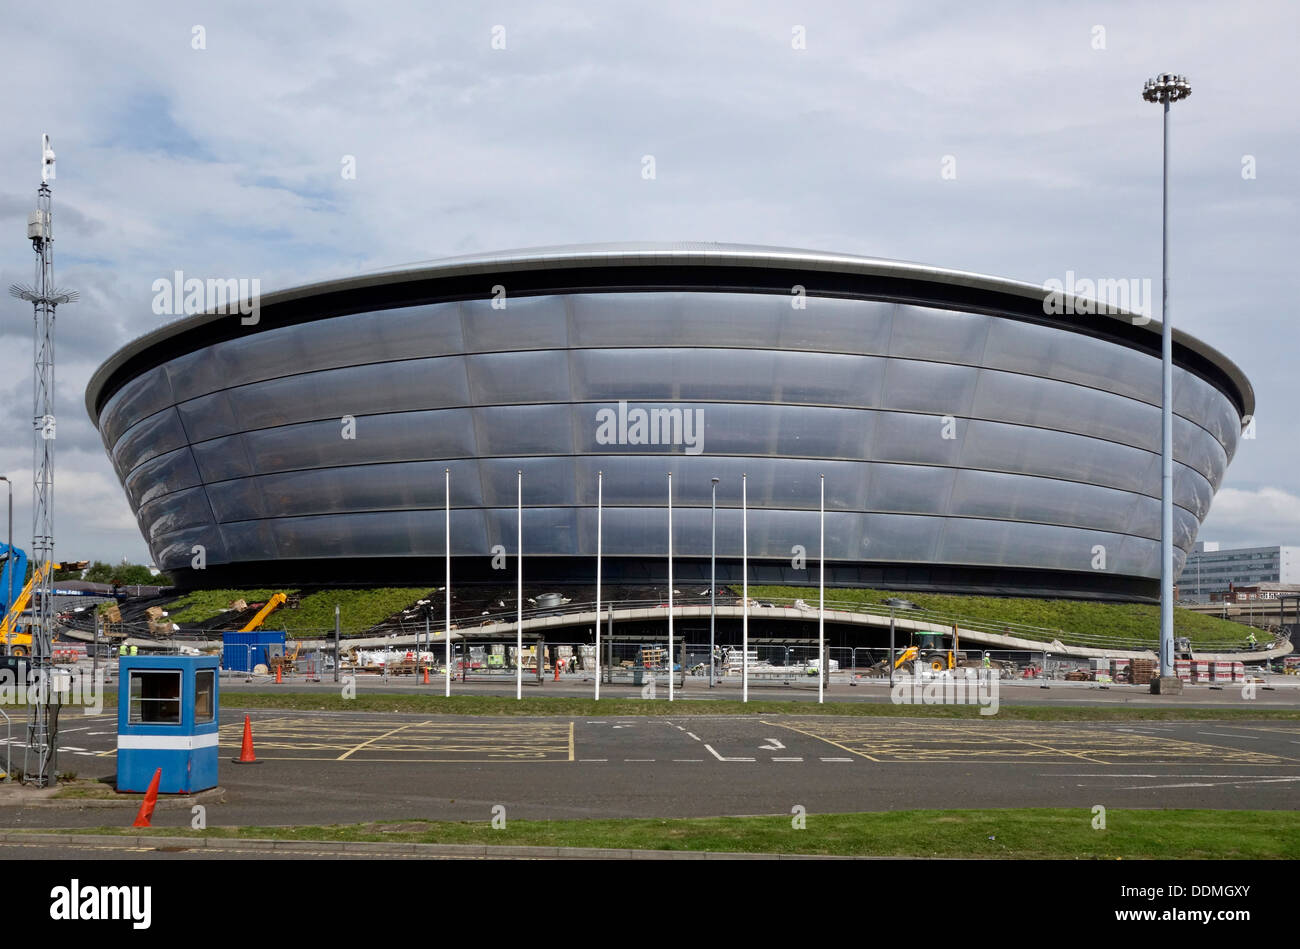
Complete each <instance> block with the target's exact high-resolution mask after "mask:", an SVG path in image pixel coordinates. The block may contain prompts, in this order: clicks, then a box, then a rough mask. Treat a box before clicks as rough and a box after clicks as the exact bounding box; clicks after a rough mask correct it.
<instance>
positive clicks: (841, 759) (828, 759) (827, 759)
mask: <svg viewBox="0 0 1300 949" xmlns="http://www.w3.org/2000/svg"><path fill="white" fill-rule="evenodd" d="M821 760H822V761H842V762H851V761H852V760H853V759H852V758H822V759H821Z"/></svg>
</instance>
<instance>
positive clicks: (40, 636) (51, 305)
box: [9, 135, 77, 787]
mask: <svg viewBox="0 0 1300 949" xmlns="http://www.w3.org/2000/svg"><path fill="white" fill-rule="evenodd" d="M53 178H54V149H53V148H51V147H50V137H49V136H48V135H42V136H41V186H40V188H38V189H37V191H36V210H35V211H33V212H32V213H31V214H29V215H28V216H27V238H28V240H30V241H31V242H32V250H34V251H35V252H36V281H35V283H34V284H33V285H32V286H30V287H25V286H19V285H14V286H11V287H10V288H9V292H10V293H11V294H12V295H14V296H16V297H18V298H19V299H20V300H26V301H28V302H29V303H31V304H32V307H33V309H34V313H33V319H34V324H35V373H34V380H35V390H34V398H33V402H32V429H33V438H34V443H35V451H34V454H33V459H32V470H33V481H32V575H33V577H34V578H35V582H34V583H33V585H32V595H33V599H32V608H31V620H30V622H29V624H28V628H29V629H30V631H31V634H32V649H31V656H30V659H31V671H32V674H33V677H34V681H35V682H38V683H40V686H41V688H40V691H39V694H38V698H37V700H36V701H34V702H32V703H31V708H30V712H29V717H28V725H27V751H26V756H25V759H24V762H23V773H24V776H25V779H26V780H28V781H30V782H33V783H35V784H36V786H37V787H48V786H49V785H52V784H54V782H55V777H56V773H57V772H56V768H55V756H56V755H55V752H56V747H57V746H56V741H57V733H58V722H59V716H58V704H57V700H56V696H55V694H54V692H53V690H52V689H51V688H50V684H51V683H50V673H51V672H52V670H53V663H52V657H53V654H54V648H53V635H54V603H53V597H52V596H51V595H50V593H51V588H52V587H53V581H54V434H55V420H54V314H55V310H56V308H57V307H58V306H59V305H60V304H63V303H72V302H73V301H75V300H76V299H77V292H76V291H75V290H67V289H64V288H56V287H55V286H54V231H53V228H52V226H51V218H50V181H51V180H53Z"/></svg>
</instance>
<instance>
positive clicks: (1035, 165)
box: [0, 0, 1300, 561]
mask: <svg viewBox="0 0 1300 949" xmlns="http://www.w3.org/2000/svg"><path fill="white" fill-rule="evenodd" d="M1171 14H1172V15H1171ZM499 27H504V31H502V30H500V29H498V28H499ZM494 31H495V32H494ZM494 35H495V36H496V37H497V38H498V43H497V45H500V38H502V37H503V38H504V45H505V48H504V49H494V48H493V38H494ZM1297 35H1300V13H1298V12H1297V7H1296V6H1295V5H1294V4H1291V3H1280V2H1279V3H1233V4H1221V3H1211V2H1207V3H1196V2H1184V3H1181V4H1178V5H1176V6H1175V5H1173V4H1171V3H1164V4H1149V5H1148V4H1134V3H1130V2H1120V3H1077V4H1070V5H1068V6H1066V5H1060V6H1059V7H1058V5H1055V4H1042V3H1031V2H1025V3H1018V4H1010V3H1008V4H998V3H989V4H985V3H981V4H969V3H966V2H953V3H928V2H902V3H898V4H888V3H872V4H869V5H867V4H862V3H860V2H844V3H836V2H794V0H791V2H755V0H748V2H724V0H706V2H703V3H701V2H698V0H695V2H669V0H662V2H656V3H653V4H633V3H623V2H594V0H593V2H588V3H583V4H576V3H562V2H561V3H547V4H537V3H533V2H521V3H501V2H492V0H489V2H465V3H454V2H443V3H436V4H434V3H424V2H412V3H387V2H382V0H374V2H370V3H364V4H357V3H325V2H313V3H298V2H277V3H273V4H267V3H264V2H247V3H245V2H221V3H187V4H177V3H173V2H166V3H148V2H138V3H130V4H125V5H123V4H105V3H101V2H98V0H96V2H60V3H52V4H42V5H17V4H6V5H5V6H4V10H3V12H0V63H3V67H0V68H3V87H4V96H3V98H0V284H2V285H4V286H7V285H8V284H10V283H13V282H30V281H31V279H32V269H33V267H32V258H33V256H34V255H33V254H32V253H31V250H30V245H29V244H28V243H27V242H26V241H25V240H24V234H25V229H24V224H25V215H26V213H27V212H28V211H29V210H30V209H31V208H32V207H33V206H34V199H35V189H36V186H37V185H38V184H39V170H40V166H39V157H40V152H39V143H40V136H41V133H42V132H48V133H49V134H50V135H51V137H52V139H53V142H54V146H55V149H56V151H57V153H58V177H57V179H56V180H55V181H54V182H53V187H54V212H55V216H54V220H55V235H56V244H55V246H56V261H55V262H56V274H57V281H58V283H59V284H61V285H67V286H72V287H76V288H78V289H79V290H80V291H81V293H82V299H81V302H79V303H77V304H75V305H73V306H68V307H66V308H64V309H63V310H61V312H60V315H59V321H58V378H57V387H58V403H57V415H58V456H57V461H56V472H57V474H56V495H55V510H56V528H57V537H58V541H57V551H58V553H59V554H61V555H62V556H63V557H66V558H69V559H71V558H74V557H76V558H89V559H96V558H98V559H119V558H121V557H129V558H131V559H133V560H146V561H147V560H148V556H149V555H148V550H147V548H146V547H145V545H144V542H143V540H142V539H141V537H140V535H139V532H138V529H137V528H136V526H135V521H134V519H133V518H132V516H131V512H130V510H129V508H128V507H127V504H126V501H125V497H124V495H123V492H122V490H121V488H120V486H119V485H118V483H117V481H116V478H115V477H114V475H113V473H112V470H111V468H110V466H109V464H108V462H107V459H106V457H105V455H104V452H103V448H102V446H101V443H100V441H99V437H98V434H97V433H96V432H95V430H94V428H93V427H92V425H91V424H90V422H89V420H88V419H87V417H86V413H85V409H84V407H83V405H82V396H83V392H84V389H85V383H86V381H87V379H88V378H89V377H90V374H91V372H92V371H93V370H94V368H95V367H96V366H97V365H98V364H99V363H100V362H101V361H102V360H103V359H104V358H105V357H106V356H107V355H108V354H109V353H110V352H111V351H112V350H114V349H116V348H117V347H119V346H120V345H122V344H123V343H125V342H126V341H127V340H128V339H130V338H132V337H134V336H136V335H139V334H140V333H143V332H145V331H147V330H149V329H152V328H153V327H155V326H157V325H158V324H159V323H160V322H161V321H162V320H164V319H165V318H162V317H158V316H155V315H153V313H152V311H151V305H150V304H151V300H152V298H153V293H152V290H151V286H152V283H153V281H154V280H155V279H158V278H159V277H163V276H169V275H170V274H171V273H172V272H173V271H175V270H182V271H184V272H185V274H186V275H187V276H202V277H210V276H221V277H229V276H245V277H260V278H261V281H262V288H263V291H264V292H265V291H269V290H273V289H276V288H281V287H286V286H293V285H295V284H300V283H306V282H310V281H314V280H319V279H325V278H330V277H338V276H343V275H347V274H350V273H356V272H360V271H366V270H374V269H378V268H382V267H389V266H394V265H400V264H404V263H409V262H414V261H420V260H429V259H434V258H438V257H443V256H448V255H454V254H462V253H471V252H476V251H491V250H498V249H504V248H515V247H526V246H534V245H545V244H559V243H570V242H594V241H626V240H713V241H734V242H741V243H757V244H774V245H779V246H787V247H808V248H815V249H822V250H832V251H842V252H848V253H858V254H864V255H869V256H878V257H890V258H900V259H906V260H916V261H922V262H925V263H931V264H936V265H941V266H947V267H954V268H959V269H969V270H976V271H982V272H986V273H991V274H996V275H999V276H1005V277H1011V278H1016V279H1021V280H1026V281H1030V282H1033V283H1037V284H1041V283H1042V282H1043V281H1045V280H1047V279H1050V278H1056V279H1064V277H1065V272H1066V271H1067V270H1073V271H1074V272H1075V273H1076V274H1077V275H1079V276H1086V277H1093V278H1099V277H1106V278H1139V279H1140V278H1151V279H1152V280H1153V284H1154V285H1155V287H1156V288H1157V291H1156V292H1157V293H1158V292H1159V291H1158V287H1159V277H1160V269H1159V268H1160V114H1159V109H1158V108H1157V107H1155V106H1152V105H1148V104H1146V103H1144V102H1143V101H1142V99H1141V96H1140V91H1141V87H1142V83H1143V81H1144V80H1145V79H1146V78H1147V77H1148V76H1150V75H1153V74H1155V73H1157V72H1161V71H1176V72H1180V73H1185V74H1186V75H1187V76H1188V77H1189V78H1190V79H1191V81H1192V84H1193V90H1194V94H1193V96H1192V98H1191V99H1190V100H1189V101H1188V102H1186V103H1182V104H1179V105H1178V106H1176V107H1175V109H1174V126H1173V133H1172V142H1173V164H1172V188H1173V191H1172V199H1171V200H1172V207H1171V228H1172V233H1171V253H1172V256H1173V266H1172V272H1171V274H1172V288H1173V290H1172V292H1173V302H1172V307H1173V314H1174V322H1175V324H1176V325H1178V326H1179V327H1181V328H1182V329H1185V330H1187V331H1188V332H1191V333H1192V334H1194V335H1196V336H1199V337H1201V338H1202V339H1204V340H1205V341H1207V342H1208V343H1210V344H1211V345H1213V346H1215V347H1216V348H1218V349H1220V350H1222V351H1223V352H1225V353H1226V354H1228V355H1229V356H1230V357H1231V358H1232V359H1233V360H1235V361H1236V362H1237V363H1238V364H1239V365H1240V366H1241V367H1242V368H1243V369H1244V370H1245V372H1246V374H1247V375H1248V376H1249V377H1250V379H1251V380H1252V381H1253V383H1254V385H1255V388H1256V391H1257V395H1258V412H1257V418H1258V423H1257V433H1258V437H1257V438H1256V439H1255V440H1253V441H1244V442H1243V443H1242V448H1241V449H1240V450H1239V451H1238V454H1237V457H1236V459H1235V460H1234V461H1233V463H1232V466H1231V467H1230V469H1229V472H1228V476H1227V479H1226V481H1225V483H1224V486H1223V488H1222V489H1221V490H1220V492H1219V495H1218V497H1217V499H1216V501H1215V503H1214V507H1213V510H1212V511H1211V514H1210V516H1209V519H1208V521H1207V522H1206V525H1205V527H1204V528H1203V529H1202V531H1201V535H1200V536H1201V538H1202V539H1206V540H1218V541H1220V542H1222V543H1224V544H1225V545H1244V544H1269V543H1273V544H1276V543H1289V544H1300V484H1297V475H1296V472H1297V470H1300V438H1298V437H1297V436H1298V435H1300V426H1297V423H1296V420H1295V413H1294V407H1295V395H1294V389H1295V386H1294V383H1293V381H1292V379H1293V376H1294V374H1295V372H1296V352H1297V347H1296V343H1297V340H1298V338H1300V332H1298V331H1297V329H1296V328H1295V326H1294V320H1295V315H1294V306H1295V303H1294V301H1295V282H1296V281H1295V274H1296V260H1297V259H1300V253H1298V251H1300V247H1298V246H1297V244H1298V243H1300V240H1298V237H1297V235H1298V233H1300V228H1298V227H1297V218H1296V212H1297V194H1298V193H1300V188H1298V184H1300V170H1297V162H1296V154H1297V151H1298V150H1300V123H1298V122H1297V107H1296V102H1295V100H1294V99H1292V98H1291V97H1290V96H1289V95H1287V94H1285V92H1284V91H1283V90H1279V89H1278V88H1277V82H1278V81H1279V79H1281V78H1283V77H1285V76H1287V75H1289V74H1290V69H1291V68H1292V67H1293V65H1294V44H1295V37H1296V36H1297ZM801 38H802V41H803V42H802V45H803V48H796V47H797V46H799V45H800V39H801ZM646 155H653V156H654V160H655V170H656V177H655V178H654V179H653V180H646V179H644V178H643V177H642V174H641V169H642V158H643V156H646ZM348 156H351V158H352V159H353V160H354V161H355V169H356V175H355V178H345V177H344V176H343V174H342V173H341V172H342V167H343V163H344V161H345V159H346V158H347V157H348ZM946 156H950V158H949V159H947V160H948V167H949V168H955V171H956V176H955V177H952V176H949V177H946V178H945V177H944V176H943V175H942V174H941V172H942V170H943V168H944V163H945V157H946ZM1246 156H1251V158H1250V159H1247V158H1246ZM1243 163H1249V164H1253V167H1254V169H1255V175H1254V177H1247V176H1244V175H1243ZM0 314H3V319H0V393H2V394H3V401H0V471H3V473H5V474H6V475H8V476H9V477H10V478H13V479H14V480H15V481H16V482H17V483H18V485H19V486H20V487H19V490H18V491H17V492H16V496H15V499H14V500H15V522H16V529H15V540H16V542H17V543H18V544H19V546H26V545H27V542H28V541H29V539H30V532H31V528H30V517H31V515H30V488H29V487H28V485H29V484H30V480H31V464H32V462H31V459H32V448H31V397H32V396H31V393H32V384H31V348H32V341H31V328H32V326H31V319H30V307H29V306H28V305H26V304H21V303H19V302H18V301H16V300H13V299H11V298H9V297H7V296H5V297H3V298H0ZM1157 315H1158V311H1157Z"/></svg>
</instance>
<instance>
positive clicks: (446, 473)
mask: <svg viewBox="0 0 1300 949" xmlns="http://www.w3.org/2000/svg"><path fill="white" fill-rule="evenodd" d="M442 473H443V478H444V487H443V494H444V496H445V497H446V502H447V538H446V541H445V542H444V551H445V553H446V555H447V582H446V585H445V586H446V598H447V629H446V630H445V631H444V632H443V634H442V635H443V638H444V639H445V640H446V641H445V642H444V643H443V655H444V656H445V657H446V662H445V664H446V666H447V671H446V680H447V681H446V688H445V690H444V692H443V694H444V695H445V696H446V697H447V698H451V469H450V468H444V469H442ZM465 662H466V666H465V668H467V669H468V668H469V665H468V663H469V655H468V654H466V656H465Z"/></svg>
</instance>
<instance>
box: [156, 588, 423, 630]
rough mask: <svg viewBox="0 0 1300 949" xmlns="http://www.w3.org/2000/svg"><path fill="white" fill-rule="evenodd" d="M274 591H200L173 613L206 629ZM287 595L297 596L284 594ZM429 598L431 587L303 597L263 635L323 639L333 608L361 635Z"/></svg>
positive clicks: (177, 605) (188, 596)
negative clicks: (232, 609) (279, 632)
mask: <svg viewBox="0 0 1300 949" xmlns="http://www.w3.org/2000/svg"><path fill="white" fill-rule="evenodd" d="M276 592H278V591H276V590H196V591H194V592H192V593H187V594H185V595H184V596H182V597H181V598H180V599H179V600H177V601H176V602H175V603H173V604H172V606H171V608H170V610H169V613H170V618H171V620H172V621H173V622H175V623H178V624H182V625H183V624H186V623H206V622H207V621H209V620H212V619H215V618H216V617H218V616H219V615H221V613H222V611H224V610H225V609H227V608H228V607H229V606H230V604H231V603H233V602H234V601H235V600H241V599H242V600H244V601H245V602H246V603H260V602H263V601H265V600H267V599H268V598H270V597H271V596H272V595H273V594H274V593H276ZM284 592H286V593H291V592H293V591H292V590H285V591H284ZM428 592H429V588H427V587H376V588H369V589H359V590H358V589H337V590H322V591H319V592H316V593H310V594H308V595H306V596H304V597H303V598H302V599H301V600H300V602H299V604H298V607H297V609H288V608H286V607H281V608H280V609H278V610H276V611H275V612H274V613H272V614H271V615H270V616H269V617H267V619H266V622H265V624H263V628H264V629H283V630H285V631H286V632H287V633H288V634H289V635H290V636H313V635H321V634H323V633H324V632H325V631H327V630H332V629H333V628H334V605H335V604H336V603H337V604H338V606H339V622H340V625H341V626H342V627H343V629H344V630H345V631H347V632H361V631H363V630H366V629H369V628H370V627H372V626H374V625H375V624H377V623H381V622H383V621H384V620H385V619H387V618H388V617H390V616H392V615H393V614H394V613H397V612H399V611H401V610H404V609H406V608H407V607H409V606H410V605H411V604H412V603H414V602H415V601H416V600H418V599H420V598H421V597H423V596H425V595H426V594H427V593H428Z"/></svg>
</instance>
